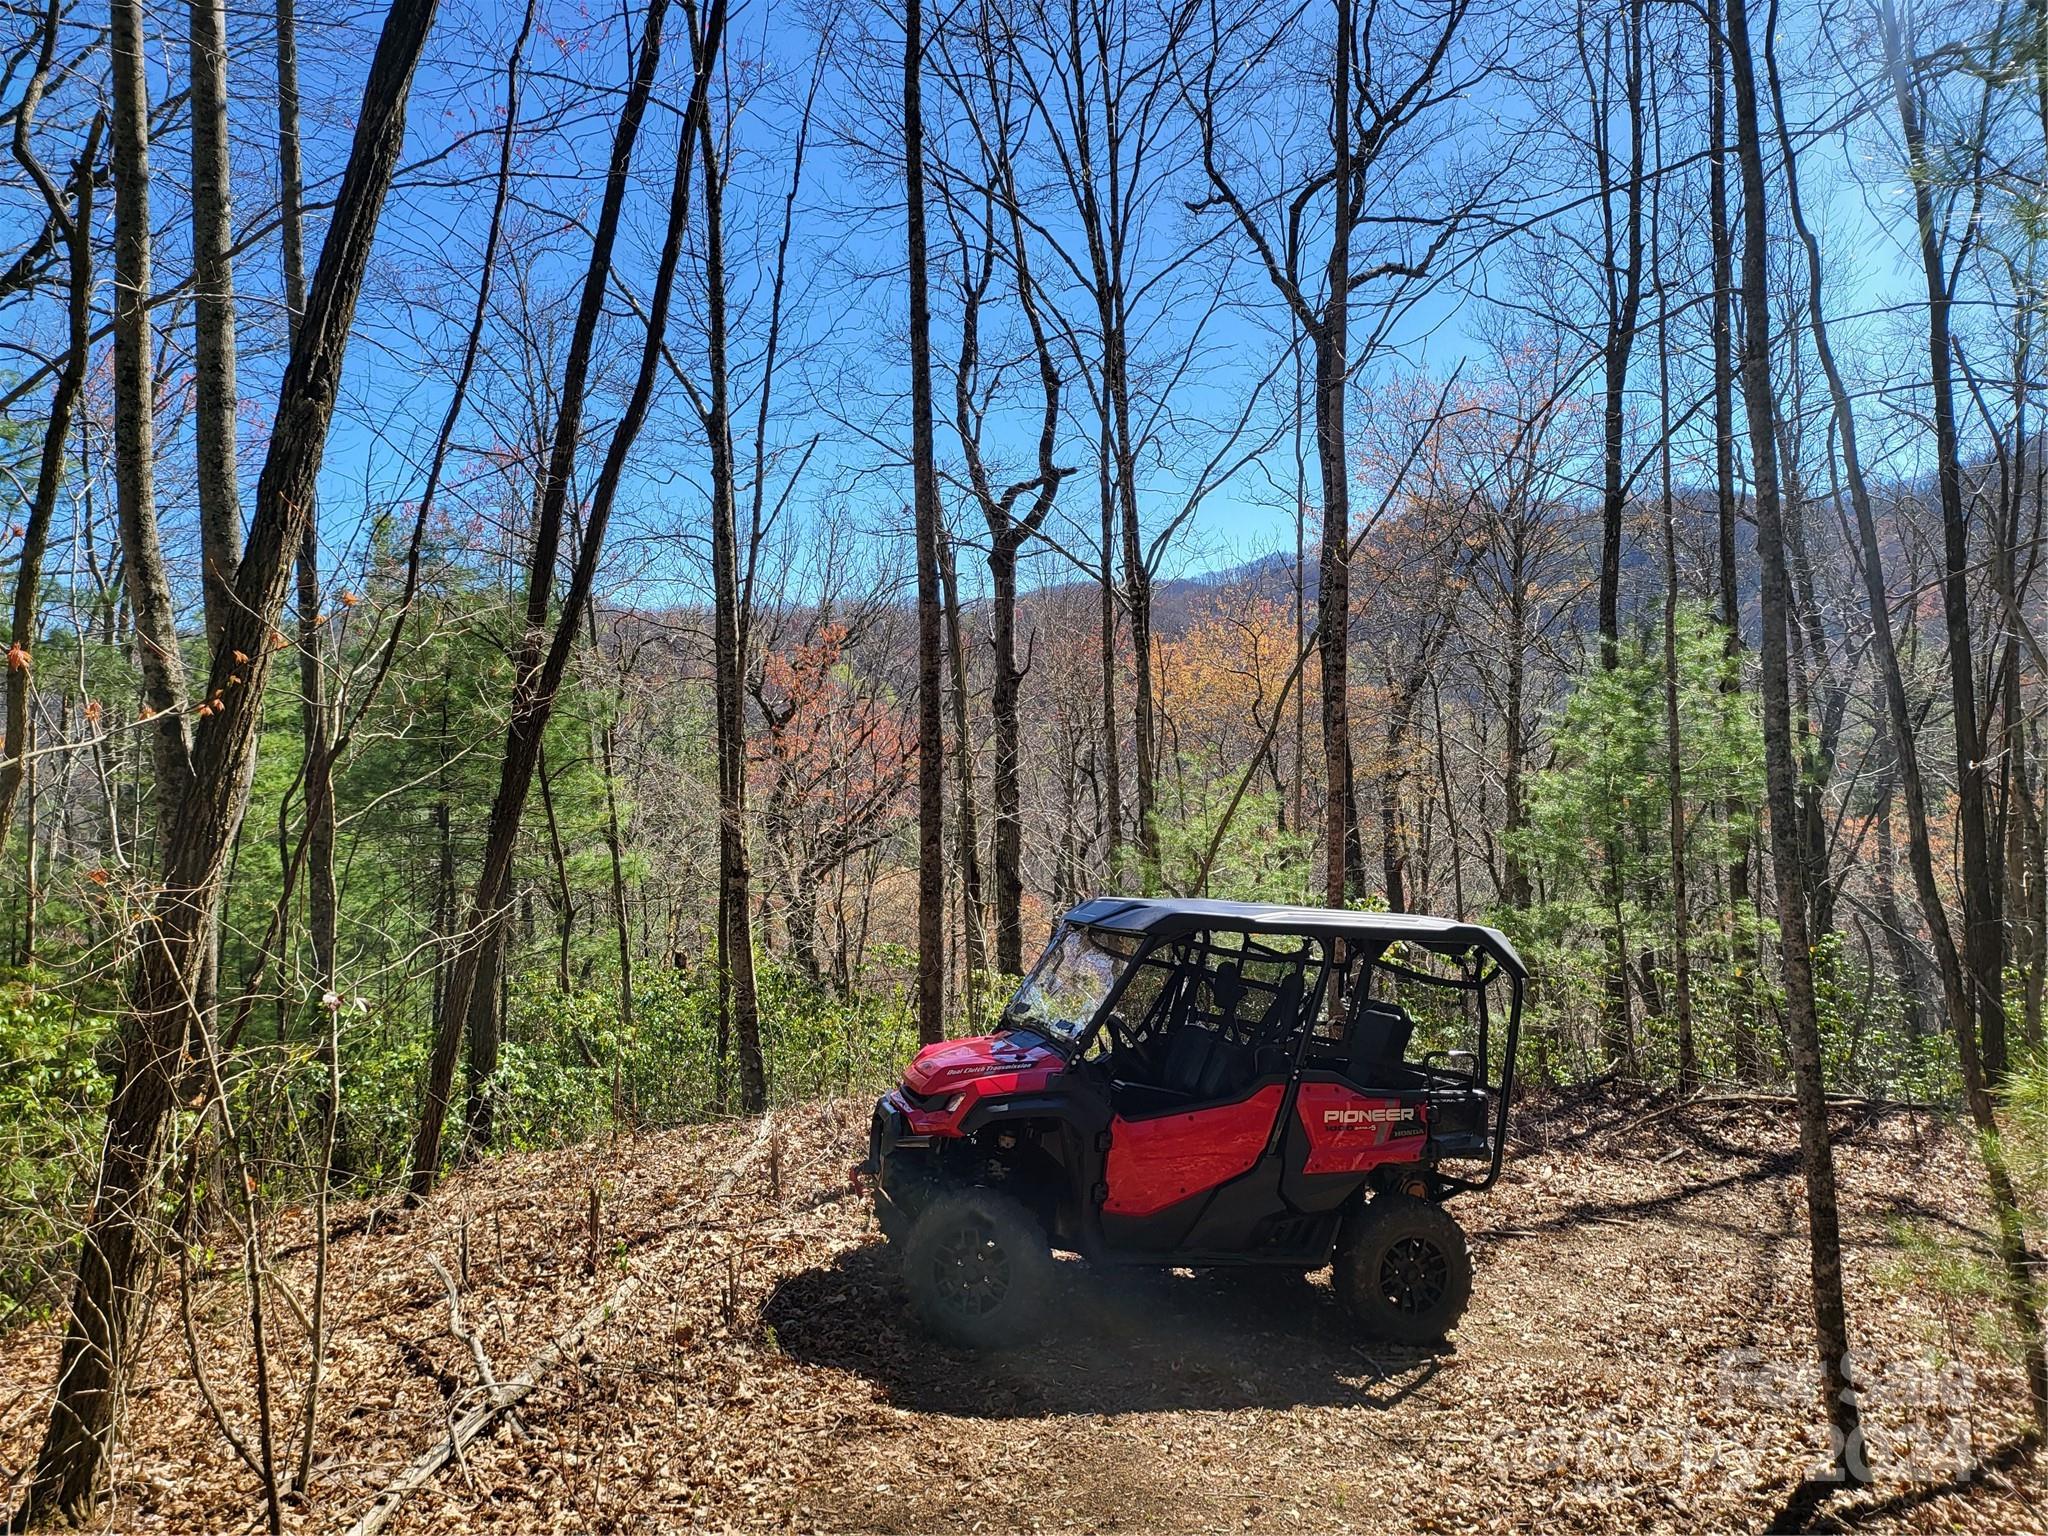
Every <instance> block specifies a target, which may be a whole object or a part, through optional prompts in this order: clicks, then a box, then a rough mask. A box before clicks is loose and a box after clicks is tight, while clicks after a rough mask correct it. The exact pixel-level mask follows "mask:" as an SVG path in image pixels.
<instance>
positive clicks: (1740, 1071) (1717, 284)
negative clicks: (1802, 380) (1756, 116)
mask: <svg viewBox="0 0 2048 1536" xmlns="http://www.w3.org/2000/svg"><path fill="white" fill-rule="evenodd" d="M1726 53H1727V40H1726V37H1725V35H1724V32H1723V28H1722V21H1721V0H1707V100H1708V109H1707V117H1708V134H1709V138H1710V150H1709V156H1710V158H1709V161H1708V172H1709V174H1708V182H1709V201H1710V202H1711V203H1712V212H1711V217H1710V218H1709V221H1708V236H1709V238H1710V240H1711V242H1712V246H1713V263H1712V268H1713V285H1714V294H1713V306H1712V320H1711V328H1712V331H1713V342H1714V390H1713V394H1714V503H1715V529H1716V533H1717V535H1718V537H1717V539H1716V553H1717V555H1718V565H1719V574H1720V587H1721V626H1722V629H1721V640H1722V644H1723V646H1724V647H1725V650H1726V654H1727V658H1728V666H1727V667H1726V669H1725V670H1724V671H1723V672H1722V674H1721V692H1722V693H1723V694H1724V695H1727V696H1733V695H1734V694H1736V693H1738V692H1740V690H1741V688H1742V676H1741V670H1740V658H1741V655H1742V587H1741V579H1740V573H1739V571H1738V569H1737V566H1736V562H1735V525H1736V512H1737V501H1738V498H1737V496H1736V493H1735V318H1734V294H1735V258H1734V228H1735V224H1734V218H1733V216H1732V215H1731V213H1730V212H1729V206H1728V81H1727V59H1726ZM1721 810H1722V815H1723V818H1724V819H1725V820H1726V822H1727V823H1728V825H1729V827H1730V828H1731V829H1742V830H1740V831H1737V832H1735V833H1734V835H1733V839H1732V840H1733V841H1734V842H1735V845H1736V846H1735V851H1734V855H1733V856H1732V857H1731V858H1730V859H1729V860H1728V868H1727V878H1728V925H1729V958H1730V960H1731V961H1732V963H1733V969H1734V970H1735V971H1736V973H1737V974H1738V975H1739V976H1742V977H1750V976H1754V975H1755V974H1756V962H1757V956H1756V944H1755V941H1754V939H1753V938H1752V936H1751V930H1750V910H1751V908H1752V906H1753V905H1754V898H1753V897H1752V896H1751V894H1750V885H1749V846H1750V839H1749V834H1748V831H1747V821H1748V817H1749V807H1747V806H1746V805H1744V804H1743V803H1742V800H1741V799H1740V797H1738V796H1735V795H1730V796H1729V797H1728V799H1727V800H1726V801H1725V802H1724V803H1723V805H1722V807H1721ZM1729 1027H1730V1029H1731V1031H1732V1033H1733V1035H1734V1045H1735V1070H1736V1074H1737V1075H1738V1076H1739V1077H1741V1078H1742V1079H1743V1080H1744V1081H1745V1082H1755V1081H1757V1080H1758V1079H1760V1078H1761V1077H1762V1076H1763V1065H1764V1064H1763V1047H1762V1043H1761V1042H1760V1041H1759V1039H1758V1037H1757V1021H1756V1004H1755V997H1754V990H1753V988H1751V987H1749V986H1741V987H1739V988H1738V989H1737V991H1736V994H1735V996H1734V998H1733V999H1732V1001H1731V1004H1730V1018H1729Z"/></svg>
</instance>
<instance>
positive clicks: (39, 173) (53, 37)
mask: <svg viewBox="0 0 2048 1536" xmlns="http://www.w3.org/2000/svg"><path fill="white" fill-rule="evenodd" d="M61 18H62V11H61V8H60V4H59V0H50V5H49V8H48V9H47V10H46V11H45V12H44V17H43V33H42V39H41V43H40V46H39V48H38V51H37V55H36V64H35V68H34V69H33V71H32V72H31V73H30V75H29V78H28V80H27V82H26V84H25V85H24V86H23V89H22V96H21V101H20V104H19V105H18V106H17V107H16V108H15V114H14V135H13V141H14V158H15V160H16V162H17V163H19V164H20V166H21V168H22V170H23V171H24V172H25V173H26V174H27V175H28V177H29V179H30V180H31V181H33V182H34V183H35V186H36V190H37V191H38V192H39V193H40V194H41V196H42V199H43V204H44V206H45V207H46V208H47V209H48V210H49V217H50V222H51V224H52V225H53V226H54V228H55V229H56V231H57V236H58V239H59V240H60V242H61V243H62V245H63V247H64V256H65V263H66V275H65V283H66V287H65V305H64V317H65V338H64V363H63V367H62V368H61V369H60V370H59V372H58V374H57V384H56V388H55V390H54V391H53V392H52V394H51V397H50V414H49V417H48V420H47V421H46V422H45V423H44V426H43V442H42V449H41V453H40V454H39V456H38V458H37V460H36V482H35V489H34V490H33V491H32V492H31V493H30V500H29V507H28V517H27V519H26V521H25V522H24V523H23V525H22V537H21V563H20V564H19V565H18V566H17V567H16V569H15V574H14V608H13V614H12V617H11V620H10V626H9V631H8V645H9V650H10V655H11V656H14V657H18V658H19V660H18V661H10V663H9V665H8V667H7V669H6V674H7V706H6V708H7V715H6V722H7V723H6V732H5V736H4V739H0V846H4V845H5V844H6V841H7V832H8V827H9V824H10V823H11V822H12V820H13V818H14V806H15V802H16V800H17V798H18V797H19V795H20V793H21V785H22V778H23V769H24V766H25V765H26V764H27V762H28V750H29V745H28V743H29V714H28V712H29V701H30V698H31V696H32V693H33V685H34V672H33V668H34V653H35V650H36V645H37V642H38V641H39V640H40V639H41V615H42V585H43V558H44V556H45V555H46V554H47V552H48V550H49V544H50V524H51V521H52V520H53V519H54V518H55V516H56V512H57V496H58V493H59V491H60V490H61V489H62V487H63V483H64V470H65V467H66V448H67V445H68V444H69V442H70V436H71V422H72V418H73V416H74V415H75V414H76V412H77V409H78V402H79V398H80V396H81V395H82V393H83V392H84V389H85V375H86V369H87V367H88V365H89V364H90V362H91V359H92V289H93V259H92V255H93V253H92V218H93V192H94V189H95V177H96V175H97V172H98V165H99V151H100V142H101V137H102V135H103V133H104V131H105V127H106V119H105V118H104V117H103V116H100V115H95V116H94V118H93V120H92V126H91V128H90V129H88V130H87V132H86V138H85V145H84V147H83V148H82V149H81V150H80V151H79V156H78V159H77V160H76V161H75V162H74V164H73V166H72V173H71V185H72V186H73V187H75V188H76V191H75V193H73V194H71V195H70V196H69V197H67V195H66V193H65V191H64V189H62V188H60V187H59V186H58V185H57V183H56V180H55V179H54V178H53V177H52V176H51V175H50V173H49V172H48V171H47V170H46V169H45V168H44V166H43V164H42V162H41V160H40V159H38V158H37V156H36V153H35V151H34V149H33V148H32V146H31V142H30V139H31V135H32V134H33V132H34V129H35V118H36V110H37V108H38V107H39V106H40V105H41V104H42V99H43V92H44V91H45V90H46V89H47V87H48V83H49V79H50V73H51V70H52V69H53V67H54V66H55V64H56V50H57V33H58V30H59V27H60V23H61ZM29 835H30V837H31V839H33V837H34V835H35V833H34V821H33V818H31V820H30V833H29Z"/></svg>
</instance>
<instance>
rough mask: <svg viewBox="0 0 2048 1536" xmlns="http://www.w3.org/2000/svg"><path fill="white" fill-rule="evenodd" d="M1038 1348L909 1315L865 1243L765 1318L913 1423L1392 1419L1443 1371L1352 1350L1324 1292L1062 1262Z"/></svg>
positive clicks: (1275, 1279)
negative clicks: (967, 1340)
mask: <svg viewBox="0 0 2048 1536" xmlns="http://www.w3.org/2000/svg"><path fill="white" fill-rule="evenodd" d="M1060 1270H1061V1276H1060V1288H1059V1292H1058V1294H1057V1295H1056V1296H1055V1298H1054V1300H1053V1304H1052V1309H1051V1317H1052V1322H1051V1326H1050V1328H1049V1330H1048V1333H1047V1337H1046V1338H1045V1339H1044V1340H1043V1341H1042V1342H1041V1343H1040V1344H1038V1345H1035V1346H1032V1347H1030V1348H1027V1349H1017V1350H1009V1351H1005V1352H1003V1353H1000V1354H992V1355H972V1354H966V1353H963V1352H961V1351H958V1350H954V1349H951V1348H948V1347H947V1346H945V1345H943V1344H939V1343H936V1342H935V1341H933V1340H932V1339H931V1338H930V1337H929V1336H927V1335H926V1334H925V1333H924V1332H923V1331H922V1330H921V1329H920V1328H919V1327H918V1324H917V1320H916V1319H915V1318H914V1317H913V1316H912V1315H911V1314H910V1310H909V1303H908V1301H907V1299H906V1297H905V1294H904V1290H903V1285H902V1282H901V1280H900V1279H899V1278H898V1276H897V1273H896V1267H895V1262H894V1258H893V1255H891V1254H890V1252H889V1251H888V1249H887V1247H886V1245H884V1244H882V1243H879V1242H874V1243H867V1244H863V1245H862V1246H860V1247H858V1248H853V1249H850V1250H848V1251H847V1252H845V1253H843V1254H841V1255H839V1256H838V1257H837V1258H836V1259H834V1260H833V1261H832V1262H831V1263H829V1264H821V1265H817V1266H814V1267H812V1268H810V1269H806V1270H802V1271H800V1272H798V1273H797V1274H794V1275H790V1276H788V1277H787V1278H785V1279H784V1280H783V1281H782V1282H781V1283H780V1284H778V1285H777V1286H776V1287H775V1289H774V1290H773V1291H772V1292H770V1293H769V1296H768V1299H767V1301H766V1302H765V1303H764V1305H763V1306H762V1309H761V1321H762V1323H763V1325H764V1326H765V1327H767V1328H770V1329H772V1330H774V1336H775V1342H776V1344H777V1345H778V1346H779V1347H780V1348H781V1349H782V1351H783V1352H784V1353H785V1354H787V1355H789V1356H791V1357H792V1358H794V1359H797V1360H801V1361H804V1362H806V1363H808V1364H812V1365H823V1366H831V1367H833V1368H835V1369H839V1370H846V1371H852V1372H855V1373H856V1374H858V1375H861V1376H865V1377H867V1378H868V1379H869V1380H871V1381H873V1382H875V1383H876V1384H877V1385H878V1386H879V1387H881V1389H882V1390H883V1392H884V1393H885V1394H886V1395H887V1397H888V1400H889V1401H890V1402H891V1403H893V1404H895V1405H896V1406H897V1407H899V1408H905V1409H909V1410H911V1411H913V1412H917V1413H944V1414H951V1415H954V1416H956V1417H962V1418H990V1419H1010V1418H1042V1417H1051V1416H1055V1415H1060V1414H1075V1413H1090V1414H1124V1413H1155V1412H1180V1411H1187V1410H1194V1411H1214V1412H1225V1411H1229V1410H1232V1409H1239V1408H1296V1407H1308V1406H1342V1407H1358V1408H1377V1409H1385V1408H1391V1407H1393V1406H1395V1405H1396V1404H1398V1403H1400V1402H1402V1401H1403V1400H1404V1399H1406V1398H1408V1397H1410V1396H1411V1395H1413V1394H1415V1393H1416V1392H1418V1391H1421V1390H1422V1389H1423V1388H1425V1387H1426V1386H1427V1385H1428V1384H1429V1382H1430V1381H1431V1380H1433V1379H1434V1378H1435V1376H1436V1375H1437V1373H1438V1371H1439V1370H1440V1369H1443V1368H1444V1367H1445V1366H1446V1365H1447V1364H1448V1363H1449V1358H1450V1357H1449V1352H1448V1351H1445V1352H1443V1353H1428V1352H1424V1351H1418V1350H1397V1349H1393V1348H1390V1347H1386V1346H1373V1347H1371V1348H1368V1347H1366V1346H1365V1345H1363V1344H1361V1343H1360V1341H1359V1340H1358V1337H1357V1335H1356V1333H1355V1331H1354V1330H1353V1329H1352V1327H1351V1326H1350V1324H1349V1322H1348V1321H1347V1319H1346V1318H1345V1316H1344V1314H1343V1312H1342V1310H1341V1309H1340V1308H1339V1307H1338V1305H1337V1301H1336V1298H1335V1297H1334V1296H1333V1295H1332V1294H1331V1293H1330V1288H1329V1286H1328V1285H1327V1284H1326V1283H1322V1282H1319V1281H1316V1280H1313V1279H1308V1278H1303V1277H1301V1276H1298V1275H1290V1274H1287V1273H1285V1272H1280V1271H1267V1270H1210V1271H1202V1272H1196V1273H1189V1272H1187V1271H1156V1270H1092V1269H1090V1268H1088V1267H1087V1266H1085V1265H1082V1264H1080V1263H1078V1262H1074V1263H1064V1264H1062V1265H1060Z"/></svg>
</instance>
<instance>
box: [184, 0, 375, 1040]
mask: <svg viewBox="0 0 2048 1536" xmlns="http://www.w3.org/2000/svg"><path fill="white" fill-rule="evenodd" d="M207 3H208V0H194V9H195V11H196V10H197V8H198V7H199V6H200V5H204V4H207ZM299 143H300V140H299V45H298V18H297V14H296V10H295V6H294V0H277V164H278V187H279V195H278V201H279V207H278V219H279V223H280V227H281V230H282V236H283V238H282V241H281V244H282V246H283V251H284V302H285V325H286V331H287V334H288V335H292V336H296V335H297V333H298V326H299V317H300V316H301V315H302V314H303V313H304V312H305V308H306V264H305V177H304V173H303V172H302V170H301V169H300V159H299ZM297 568H298V569H297V581H298V590H297V606H298V631H299V729H300V734H301V735H302V736H303V738H304V758H303V770H302V773H301V778H302V780H303V782H304V785H305V796H306V855H305V857H306V929H307V937H308V939H309V940H310V941H311V943H312V948H313V985H314V987H315V989H316V990H317V991H319V992H321V993H322V994H325V993H328V992H331V991H333V990H334V988H335V984H336V979H335V940H336V932H337V924H338V922H339V916H340V910H341V899H340V894H339V891H338V890H337V888H336V884H335V873H334V868H335V866H334V849H335V842H336V833H337V822H336V810H335V803H334V760H333V751H332V748H331V745H330V742H329V721H328V713H327V676H326V671H327V669H326V650H325V644H326V643H325V639H324V636H323V635H322V625H321V621H320V509H319V507H318V506H317V505H314V506H311V507H308V508H307V509H306V532H305V536H304V537H303V538H302V539H301V540H300V541H299V549H298V555H297ZM324 1022H325V1021H324V1020H323V1023H324ZM331 1033H332V1032H331V1031H330V1030H327V1029H325V1028H323V1029H322V1031H321V1040H322V1041H323V1045H322V1049H323V1050H324V1049H325V1045H324V1042H325V1041H326V1040H327V1038H328V1036H329V1035H330V1034H331Z"/></svg>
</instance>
